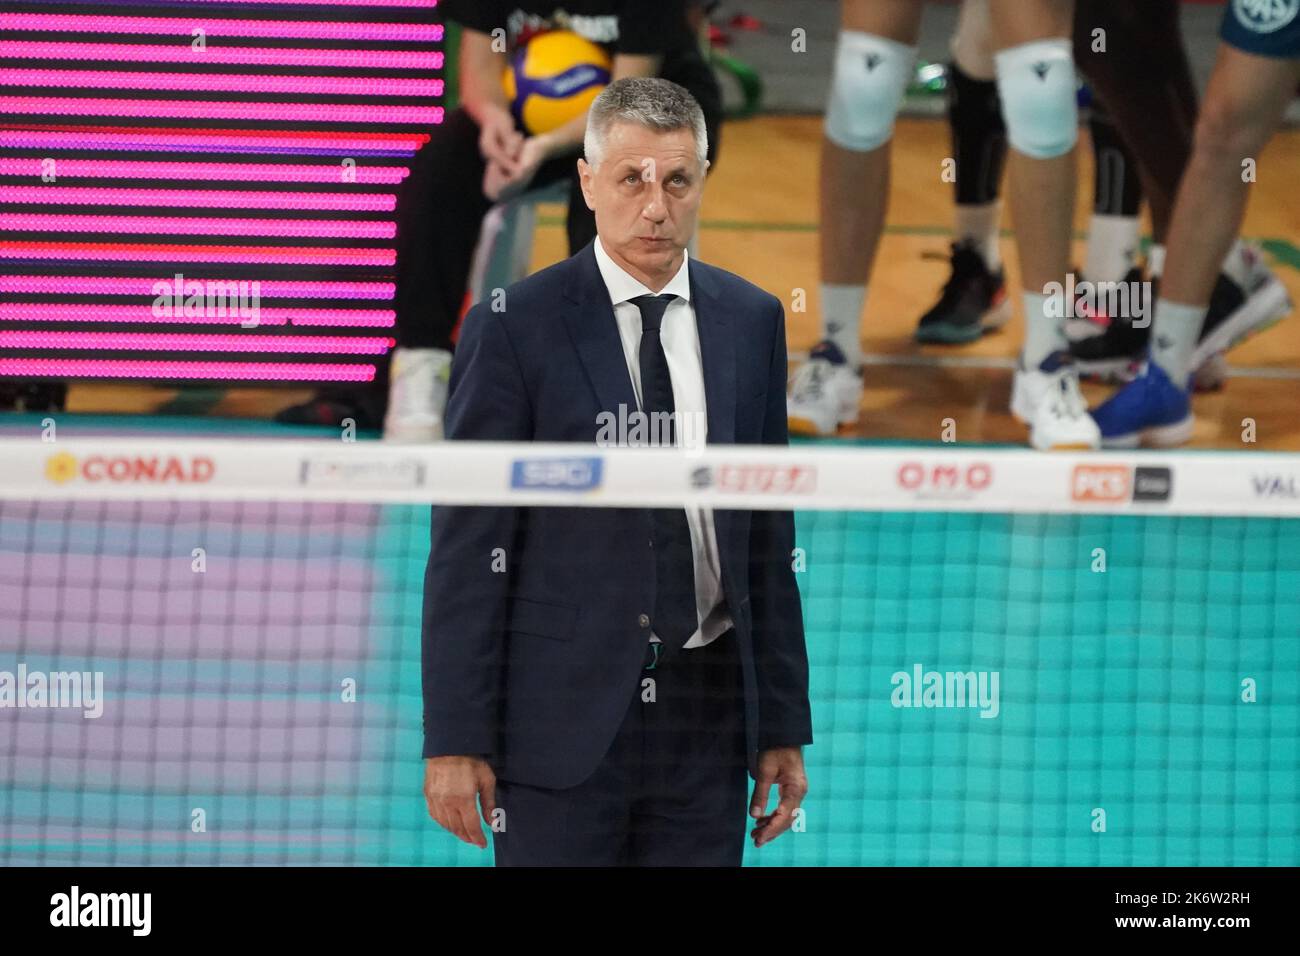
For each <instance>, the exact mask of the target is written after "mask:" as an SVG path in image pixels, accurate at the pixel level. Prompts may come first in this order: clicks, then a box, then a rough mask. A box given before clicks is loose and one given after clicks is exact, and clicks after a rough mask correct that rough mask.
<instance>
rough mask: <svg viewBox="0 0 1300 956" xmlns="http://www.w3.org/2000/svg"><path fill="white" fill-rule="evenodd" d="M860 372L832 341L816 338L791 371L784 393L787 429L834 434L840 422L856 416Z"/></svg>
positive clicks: (849, 422)
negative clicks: (795, 368) (794, 369)
mask: <svg viewBox="0 0 1300 956" xmlns="http://www.w3.org/2000/svg"><path fill="white" fill-rule="evenodd" d="M861 400H862V376H861V375H859V374H858V373H857V372H855V371H854V370H853V369H851V368H850V367H849V363H848V361H847V360H846V359H845V358H844V353H843V352H842V351H840V348H839V346H838V345H836V344H835V343H834V342H831V341H829V340H828V341H824V342H819V343H817V345H816V346H815V347H814V348H813V350H812V352H810V353H809V355H808V361H807V362H804V364H803V365H801V366H800V367H799V369H798V370H797V371H796V372H795V373H794V375H793V376H792V377H791V380H790V392H789V395H787V397H786V414H787V417H788V419H789V427H790V431H791V432H793V433H794V434H796V435H822V436H826V435H834V434H835V432H836V430H837V429H838V427H839V426H840V425H853V424H856V423H857V420H858V405H859V403H860V402H861Z"/></svg>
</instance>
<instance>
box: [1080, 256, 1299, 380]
mask: <svg viewBox="0 0 1300 956" xmlns="http://www.w3.org/2000/svg"><path fill="white" fill-rule="evenodd" d="M1241 254H1242V257H1243V259H1244V260H1245V263H1246V267H1247V273H1246V285H1245V286H1242V285H1239V284H1238V283H1237V282H1235V281H1234V280H1233V279H1231V278H1229V277H1228V276H1227V275H1225V274H1223V273H1220V274H1219V278H1218V279H1217V280H1216V281H1215V283H1214V290H1213V292H1211V293H1210V304H1209V307H1208V309H1207V310H1206V313H1205V324H1204V325H1202V326H1201V335H1200V340H1199V341H1198V343H1197V345H1196V350H1195V351H1194V352H1193V353H1192V362H1191V365H1192V368H1193V370H1194V371H1193V373H1192V386H1193V388H1195V389H1196V390H1197V391H1208V390H1212V389H1215V388H1219V387H1221V386H1222V385H1223V381H1224V378H1225V369H1226V362H1225V361H1224V359H1223V353H1225V352H1227V351H1228V349H1230V348H1233V347H1234V346H1236V345H1239V344H1240V343H1241V342H1242V341H1244V340H1245V339H1247V338H1249V337H1250V336H1252V335H1255V334H1256V333H1258V332H1262V331H1263V330H1264V329H1267V328H1268V327H1269V326H1271V325H1275V324H1276V323H1278V322H1280V321H1281V320H1282V319H1283V318H1285V317H1286V316H1287V315H1288V314H1289V313H1290V311H1291V309H1292V304H1291V299H1290V296H1288V295H1287V291H1286V286H1284V285H1283V284H1282V281H1281V280H1280V279H1278V278H1277V276H1275V275H1273V273H1272V272H1271V271H1270V270H1269V268H1268V267H1267V266H1266V265H1264V262H1263V259H1262V257H1261V256H1260V255H1259V253H1258V252H1257V251H1256V250H1254V249H1252V248H1251V247H1250V246H1243V247H1242V253H1241ZM1154 285H1155V283H1154V281H1153V291H1152V295H1153V296H1154V295H1155V289H1154ZM1150 340H1151V329H1150V326H1148V327H1147V328H1134V327H1133V325H1132V323H1131V322H1123V321H1112V322H1111V323H1110V325H1109V326H1107V328H1106V331H1105V332H1104V333H1102V335H1099V336H1096V337H1094V338H1090V339H1084V340H1081V341H1077V342H1072V343H1071V344H1070V352H1071V354H1073V355H1074V357H1075V359H1076V360H1077V361H1078V363H1079V374H1081V375H1083V376H1085V377H1095V378H1099V379H1101V380H1103V381H1111V382H1128V381H1132V379H1133V377H1134V375H1136V374H1137V371H1138V369H1139V368H1140V367H1141V364H1142V360H1143V356H1145V354H1146V351H1147V346H1148V345H1149V344H1150Z"/></svg>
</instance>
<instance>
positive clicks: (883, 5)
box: [788, 0, 921, 435]
mask: <svg viewBox="0 0 1300 956" xmlns="http://www.w3.org/2000/svg"><path fill="white" fill-rule="evenodd" d="M840 22H841V29H840V34H839V39H838V41H837V43H836V49H835V63H834V67H833V73H832V79H831V91H830V100H829V103H828V104H827V108H826V127H825V135H824V136H823V139H822V154H821V231H820V240H821V260H820V268H821V319H822V336H821V341H820V342H819V343H818V344H817V346H816V347H815V348H814V349H813V351H812V355H811V356H810V357H809V360H808V361H807V362H806V363H804V365H803V366H802V367H800V368H799V369H798V370H797V371H796V372H795V374H794V376H793V377H792V380H791V384H790V395H789V401H788V408H789V415H790V429H791V431H794V432H796V433H803V434H822V435H828V434H834V432H835V431H836V429H837V427H838V426H839V425H840V424H849V423H852V422H854V421H857V417H858V402H859V399H860V398H861V394H862V376H861V368H860V365H861V348H862V346H861V338H860V324H861V320H862V310H863V306H864V305H865V303H866V298H867V281H868V279H869V277H870V275H871V267H872V263H873V262H874V261H875V257H876V246H877V244H878V242H879V240H880V233H881V231H882V230H883V228H884V223H885V212H886V206H887V203H888V197H889V151H890V139H891V137H892V136H893V130H894V118H895V117H896V115H897V113H898V108H899V105H900V104H901V103H902V99H903V94H904V92H905V91H906V89H907V84H908V80H909V78H910V77H911V75H912V70H913V66H914V64H915V60H916V38H917V32H918V30H919V28H920V23H921V2H920V0H842V7H841V21H840Z"/></svg>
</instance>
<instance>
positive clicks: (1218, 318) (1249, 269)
mask: <svg viewBox="0 0 1300 956" xmlns="http://www.w3.org/2000/svg"><path fill="white" fill-rule="evenodd" d="M1241 257H1242V260H1243V262H1244V264H1245V266H1246V282H1245V285H1244V286H1243V285H1238V284H1237V283H1236V282H1234V281H1232V280H1231V279H1229V278H1228V277H1227V276H1226V275H1221V276H1219V281H1218V282H1217V283H1216V284H1215V286H1214V294H1213V295H1211V296H1210V308H1209V311H1208V312H1206V314H1205V324H1204V325H1203V326H1202V327H1201V337H1200V341H1199V342H1197V343H1196V351H1195V352H1193V353H1192V368H1194V369H1198V370H1199V369H1200V368H1201V366H1202V365H1204V364H1205V363H1206V362H1208V361H1209V360H1210V359H1212V358H1213V357H1214V356H1215V355H1221V354H1223V353H1224V352H1227V351H1228V350H1229V349H1231V348H1233V347H1234V346H1236V345H1239V344H1240V343H1241V342H1243V341H1245V340H1246V339H1248V338H1249V337H1250V336H1252V335H1255V334H1256V333H1258V332H1262V331H1263V330H1264V329H1267V328H1268V327H1269V326H1272V325H1276V324H1277V323H1278V322H1280V321H1282V319H1284V318H1286V316H1287V315H1288V314H1289V313H1290V312H1291V308H1292V305H1291V297H1290V296H1289V295H1287V291H1286V286H1284V285H1283V284H1282V280H1281V279H1279V278H1278V277H1277V276H1275V275H1274V274H1273V273H1272V271H1271V270H1270V269H1269V268H1268V266H1266V265H1265V264H1264V259H1263V256H1261V255H1260V254H1259V251H1258V250H1256V249H1254V248H1252V247H1251V246H1248V245H1243V246H1242V247H1241Z"/></svg>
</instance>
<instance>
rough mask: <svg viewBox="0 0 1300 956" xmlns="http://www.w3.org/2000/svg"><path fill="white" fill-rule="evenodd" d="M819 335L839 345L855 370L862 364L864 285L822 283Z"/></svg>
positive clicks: (865, 301) (865, 299) (865, 291)
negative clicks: (820, 333)
mask: <svg viewBox="0 0 1300 956" xmlns="http://www.w3.org/2000/svg"><path fill="white" fill-rule="evenodd" d="M821 288H822V338H823V339H830V341H832V342H834V343H835V344H836V345H838V346H839V348H840V351H841V352H843V353H844V357H845V358H846V359H848V362H849V367H850V368H851V369H853V370H854V371H855V372H856V371H857V370H858V366H860V365H861V364H862V340H861V335H860V332H861V329H862V308H863V306H864V305H866V303H867V287H866V285H865V284H864V285H835V284H832V283H829V282H823V283H822V287H821Z"/></svg>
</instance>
